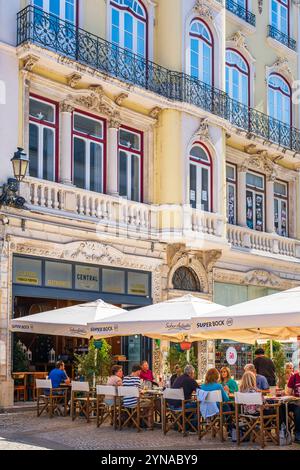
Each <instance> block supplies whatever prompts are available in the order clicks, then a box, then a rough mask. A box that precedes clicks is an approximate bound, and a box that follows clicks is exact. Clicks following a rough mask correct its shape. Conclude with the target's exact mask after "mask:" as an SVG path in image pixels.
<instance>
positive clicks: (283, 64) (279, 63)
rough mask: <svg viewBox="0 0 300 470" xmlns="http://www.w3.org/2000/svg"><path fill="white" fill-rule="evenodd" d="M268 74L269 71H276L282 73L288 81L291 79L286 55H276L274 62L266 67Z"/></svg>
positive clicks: (291, 75) (291, 74)
mask: <svg viewBox="0 0 300 470" xmlns="http://www.w3.org/2000/svg"><path fill="white" fill-rule="evenodd" d="M267 71H268V75H270V74H271V73H274V72H276V73H278V74H280V75H283V76H284V77H285V78H286V79H287V80H288V81H293V80H294V76H293V72H292V70H291V68H290V66H289V61H288V59H287V58H286V57H277V59H276V60H275V62H274V64H273V65H272V66H271V67H267Z"/></svg>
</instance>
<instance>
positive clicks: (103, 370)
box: [74, 339, 112, 386]
mask: <svg viewBox="0 0 300 470" xmlns="http://www.w3.org/2000/svg"><path fill="white" fill-rule="evenodd" d="M74 356H75V368H76V370H77V373H78V375H79V376H82V377H84V379H85V380H86V381H87V382H89V384H90V385H91V386H94V385H95V383H97V382H104V381H105V378H107V377H108V375H109V371H110V367H111V363H112V356H111V346H110V345H109V344H108V342H107V341H106V340H105V339H103V340H101V341H95V340H94V339H91V340H90V341H89V347H88V352H87V353H86V354H75V355H74Z"/></svg>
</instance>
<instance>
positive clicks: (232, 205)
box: [226, 163, 237, 225]
mask: <svg viewBox="0 0 300 470" xmlns="http://www.w3.org/2000/svg"><path fill="white" fill-rule="evenodd" d="M236 182H237V181H236V166H235V165H232V164H229V163H228V164H227V165H226V196H227V199H226V200H227V219H228V223H229V224H231V225H235V224H236Z"/></svg>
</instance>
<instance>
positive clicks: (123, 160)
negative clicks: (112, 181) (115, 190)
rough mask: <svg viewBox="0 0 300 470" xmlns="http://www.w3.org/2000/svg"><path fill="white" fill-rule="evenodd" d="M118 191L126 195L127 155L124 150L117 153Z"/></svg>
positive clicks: (121, 194)
mask: <svg viewBox="0 0 300 470" xmlns="http://www.w3.org/2000/svg"><path fill="white" fill-rule="evenodd" d="M119 193H120V196H127V195H128V193H127V155H126V153H125V152H122V151H121V152H120V154H119Z"/></svg>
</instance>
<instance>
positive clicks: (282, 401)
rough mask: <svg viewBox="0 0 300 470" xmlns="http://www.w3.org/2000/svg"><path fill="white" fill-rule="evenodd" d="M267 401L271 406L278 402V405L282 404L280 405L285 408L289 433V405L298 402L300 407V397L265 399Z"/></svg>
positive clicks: (285, 396)
mask: <svg viewBox="0 0 300 470" xmlns="http://www.w3.org/2000/svg"><path fill="white" fill-rule="evenodd" d="M265 400H266V401H267V402H270V404H272V403H271V402H277V403H280V405H282V406H285V422H286V430H287V431H289V408H288V406H289V403H292V402H295V401H298V402H299V403H297V405H298V406H300V397H294V396H292V395H289V396H287V395H284V396H282V397H276V396H275V397H270V396H269V397H265Z"/></svg>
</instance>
